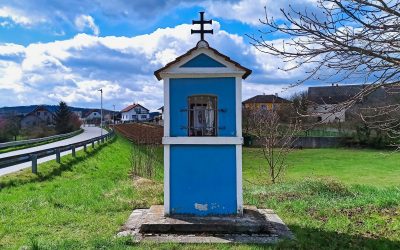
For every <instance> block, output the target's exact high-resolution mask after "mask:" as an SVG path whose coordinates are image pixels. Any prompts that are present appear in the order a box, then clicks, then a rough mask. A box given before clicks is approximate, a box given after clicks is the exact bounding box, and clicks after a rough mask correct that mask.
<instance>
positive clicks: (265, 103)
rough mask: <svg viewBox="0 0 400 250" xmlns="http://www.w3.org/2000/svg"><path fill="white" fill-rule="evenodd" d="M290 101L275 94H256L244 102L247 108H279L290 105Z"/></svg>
mask: <svg viewBox="0 0 400 250" xmlns="http://www.w3.org/2000/svg"><path fill="white" fill-rule="evenodd" d="M290 103H291V102H290V101H288V100H286V99H284V98H282V97H279V96H278V95H277V94H275V95H265V94H263V95H256V96H253V97H252V98H249V99H247V100H245V101H244V102H242V106H243V108H245V109H266V110H277V109H280V108H282V107H285V106H288V105H290Z"/></svg>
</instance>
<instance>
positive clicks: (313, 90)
mask: <svg viewBox="0 0 400 250" xmlns="http://www.w3.org/2000/svg"><path fill="white" fill-rule="evenodd" d="M364 87H365V85H340V86H339V85H338V84H336V85H334V84H332V85H331V86H319V87H309V88H308V97H307V99H308V103H309V107H308V114H310V115H312V116H315V117H317V121H319V122H323V123H329V122H344V121H346V111H347V109H346V108H342V107H341V106H339V104H341V103H344V102H346V101H348V100H350V99H351V98H353V97H354V96H355V95H357V94H358V93H360V92H361V91H362V90H363V89H364ZM375 95H376V94H375ZM370 99H371V97H370ZM359 101H360V100H359Z"/></svg>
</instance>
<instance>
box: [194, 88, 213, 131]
mask: <svg viewBox="0 0 400 250" xmlns="http://www.w3.org/2000/svg"><path fill="white" fill-rule="evenodd" d="M188 125H189V126H188V135H189V136H216V135H217V97H216V96H208V95H198V96H190V97H189V98H188Z"/></svg>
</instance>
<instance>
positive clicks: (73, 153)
mask: <svg viewBox="0 0 400 250" xmlns="http://www.w3.org/2000/svg"><path fill="white" fill-rule="evenodd" d="M72 157H76V154H75V146H72Z"/></svg>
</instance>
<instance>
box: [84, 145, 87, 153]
mask: <svg viewBox="0 0 400 250" xmlns="http://www.w3.org/2000/svg"><path fill="white" fill-rule="evenodd" d="M83 151H85V153H86V152H87V148H86V144H85V145H83Z"/></svg>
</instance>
